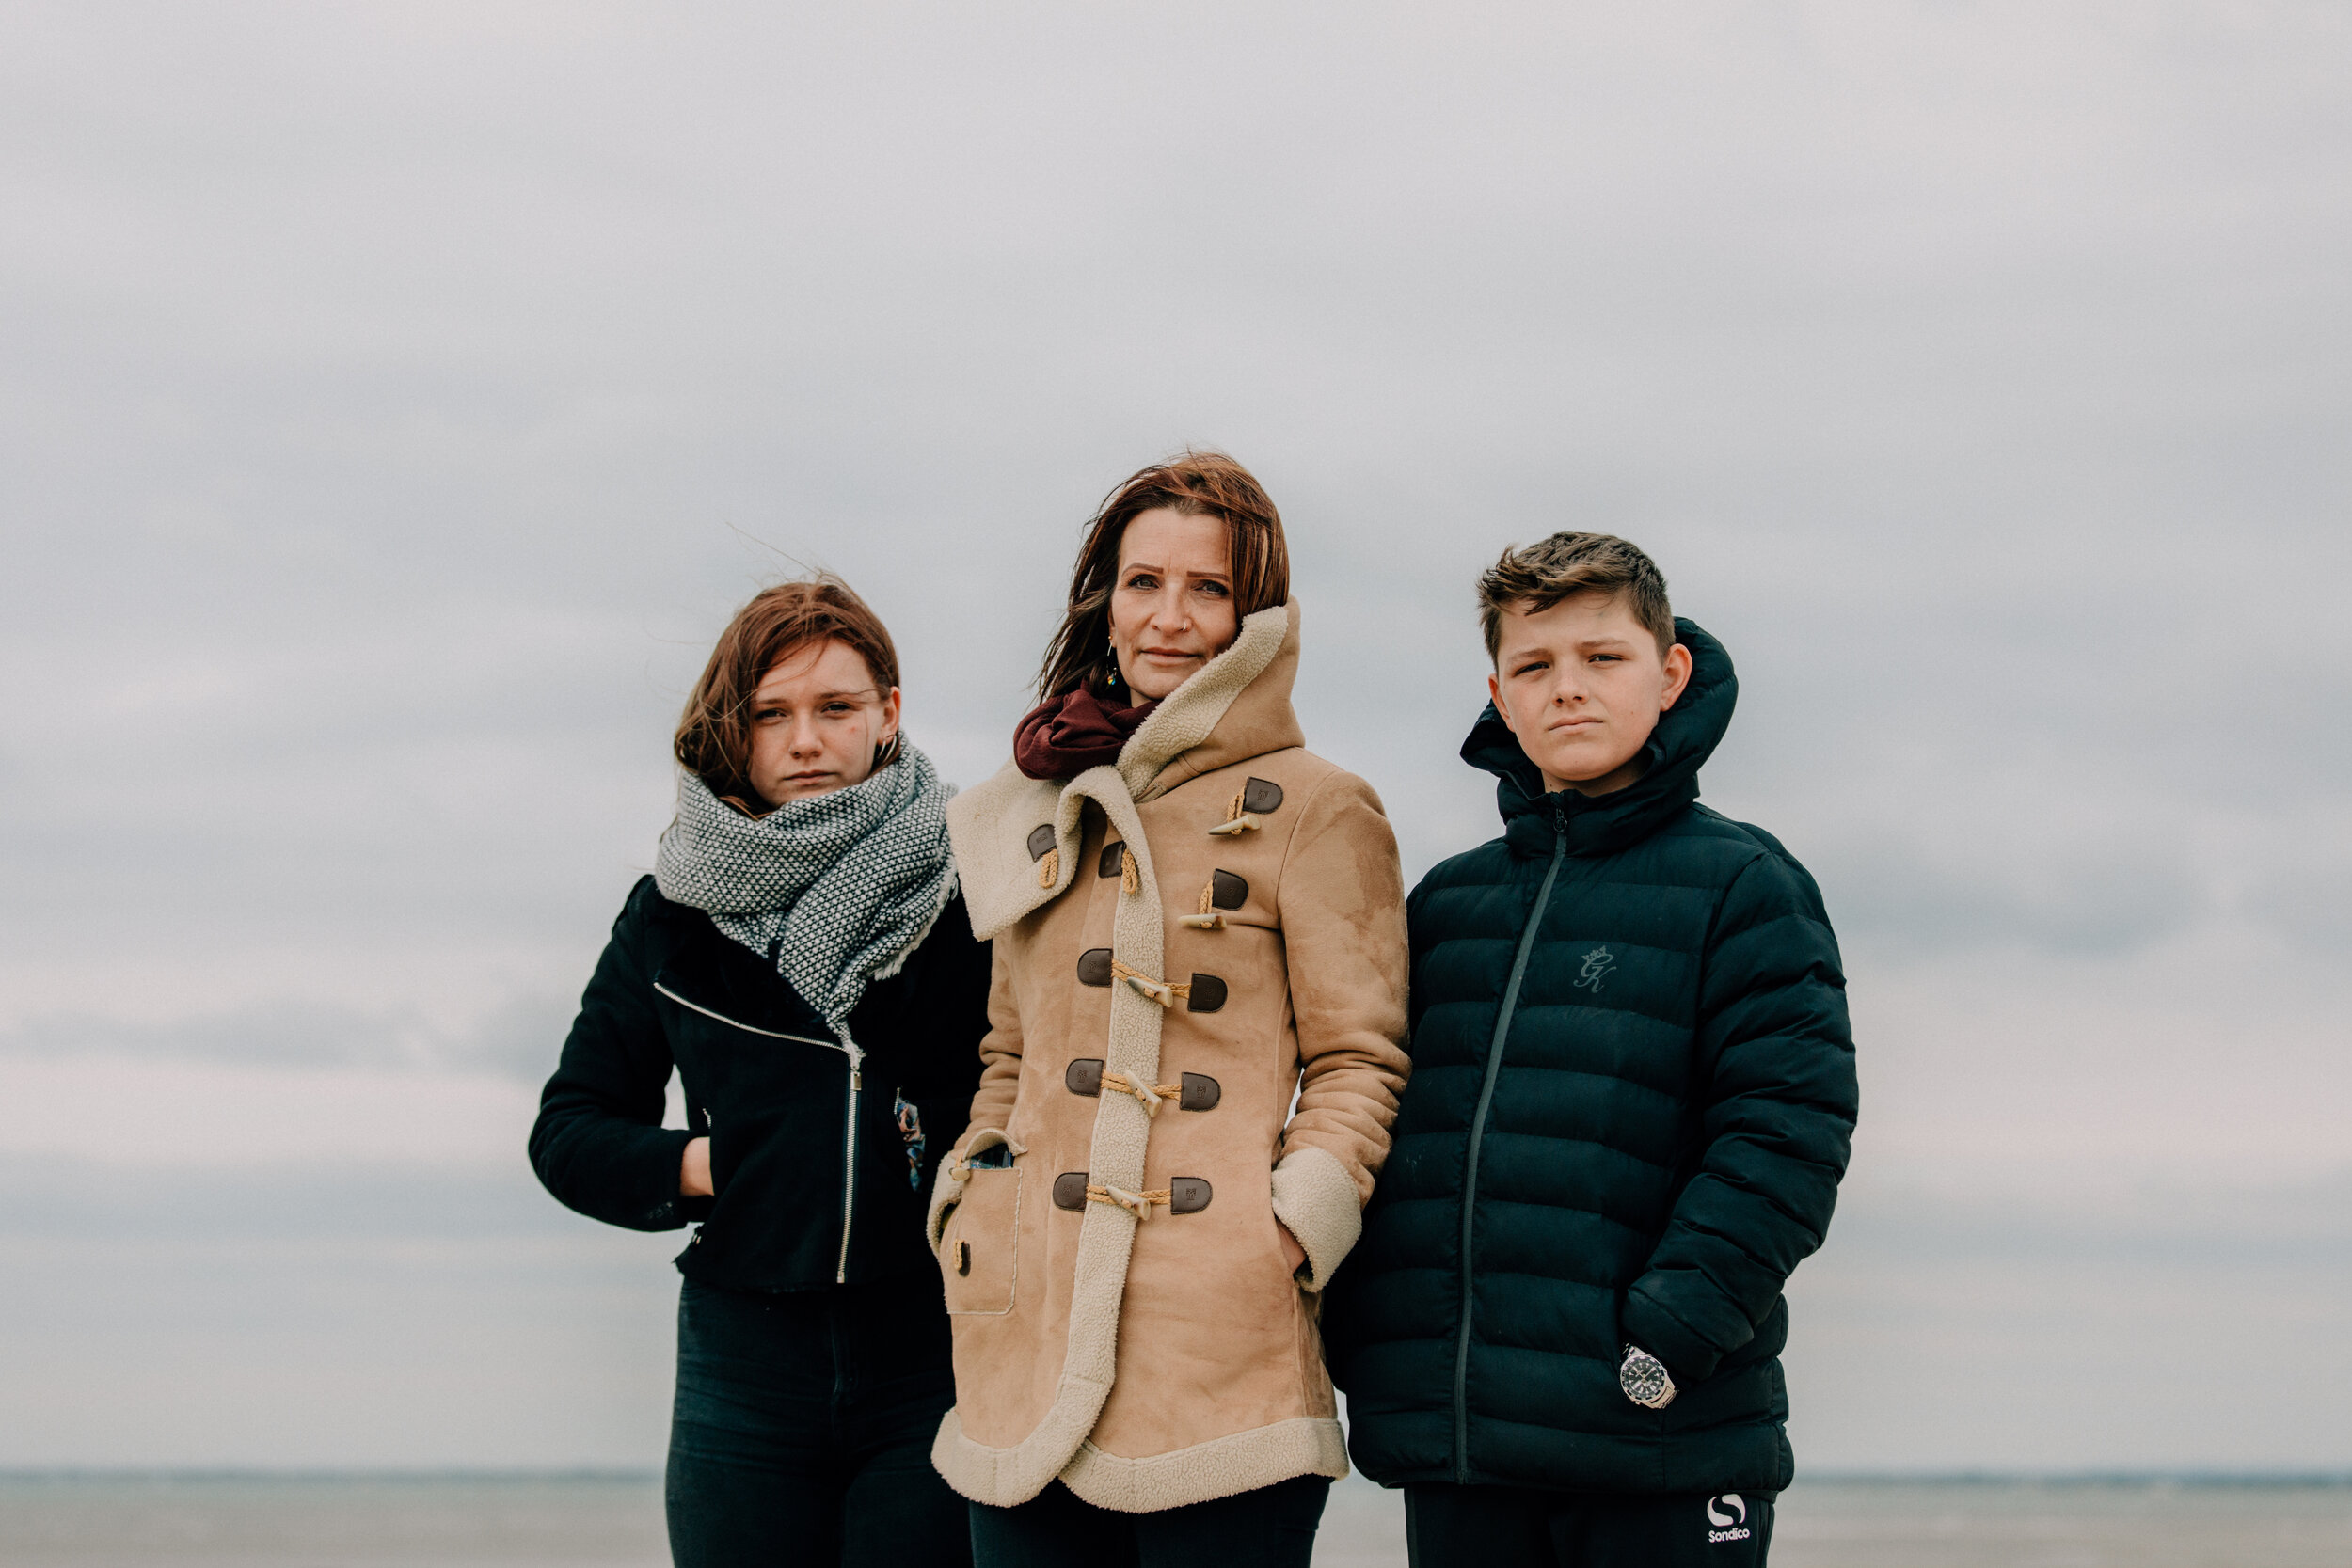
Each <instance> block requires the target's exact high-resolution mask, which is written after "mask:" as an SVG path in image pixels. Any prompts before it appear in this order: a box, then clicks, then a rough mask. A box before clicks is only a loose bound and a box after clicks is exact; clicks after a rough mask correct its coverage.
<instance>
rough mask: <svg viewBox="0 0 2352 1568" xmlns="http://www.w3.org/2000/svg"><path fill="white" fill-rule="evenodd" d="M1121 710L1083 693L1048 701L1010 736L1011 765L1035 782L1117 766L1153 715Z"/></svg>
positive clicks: (1147, 706)
mask: <svg viewBox="0 0 2352 1568" xmlns="http://www.w3.org/2000/svg"><path fill="white" fill-rule="evenodd" d="M1157 706H1159V704H1158V703H1157V702H1156V701H1154V702H1149V703H1146V704H1144V705H1142V706H1141V707H1118V706H1115V705H1111V704H1109V703H1105V702H1104V701H1103V699H1102V698H1100V697H1097V696H1096V695H1095V694H1094V693H1093V692H1091V691H1089V690H1088V689H1086V688H1085V687H1083V686H1082V687H1079V688H1078V689H1076V690H1074V691H1069V692H1065V693H1063V694H1062V695H1061V696H1058V697H1049V698H1047V699H1046V700H1045V701H1044V702H1041V703H1040V704H1038V705H1037V706H1035V707H1033V708H1031V709H1030V710H1029V712H1028V715H1027V717H1025V718H1024V719H1023V720H1022V721H1021V723H1020V726H1019V727H1018V728H1017V729H1015V730H1014V731H1013V732H1012V760H1013V762H1014V763H1015V764H1017V765H1018V766H1019V767H1020V768H1021V771H1022V772H1024V773H1025V774H1027V775H1028V776H1029V777H1030V778H1032V779H1073V778H1076V777H1077V776H1078V775H1079V774H1081V773H1083V772H1085V771H1086V770H1087V769H1088V768H1100V767H1102V766H1103V765H1104V763H1106V762H1117V761H1118V760H1119V753H1120V750H1121V749H1122V748H1124V747H1125V746H1126V744H1127V737H1128V736H1131V735H1133V734H1135V733H1136V727H1137V726H1138V725H1140V724H1141V723H1142V722H1143V721H1144V720H1145V719H1147V718H1149V717H1150V716H1151V713H1152V709H1153V708H1155V707H1157Z"/></svg>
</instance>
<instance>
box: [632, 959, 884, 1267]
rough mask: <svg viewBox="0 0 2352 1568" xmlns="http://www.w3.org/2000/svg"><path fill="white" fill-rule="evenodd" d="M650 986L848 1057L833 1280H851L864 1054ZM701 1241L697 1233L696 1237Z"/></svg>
mask: <svg viewBox="0 0 2352 1568" xmlns="http://www.w3.org/2000/svg"><path fill="white" fill-rule="evenodd" d="M653 989H654V990H658V991H660V993H661V994H662V995H664V996H666V997H668V998H669V999H670V1000H671V1001H673V1002H675V1003H676V1004H677V1005H678V1006H681V1007H684V1008H687V1009H688V1010H689V1011H691V1012H697V1013H700V1014H702V1015H703V1017H705V1018H711V1019H717V1020H718V1021H719V1022H721V1023H723V1024H725V1025H726V1026H727V1027H728V1028H730V1029H740V1030H742V1031H743V1033H745V1034H747V1035H758V1036H760V1037H763V1038H766V1039H771V1040H792V1041H795V1042H796V1043H798V1044H801V1045H821V1046H823V1047H824V1048H825V1049H826V1050H828V1051H838V1052H840V1053H842V1054H843V1055H844V1056H847V1057H849V1058H850V1103H849V1111H848V1119H847V1120H846V1121H844V1122H843V1124H842V1132H841V1255H840V1257H838V1258H837V1259H834V1270H833V1281H834V1284H836V1285H847V1284H848V1283H849V1282H850V1223H851V1222H852V1221H853V1220H854V1219H855V1218H856V1217H857V1105H858V1095H859V1094H860V1093H862V1092H863V1091H864V1090H865V1087H866V1053H865V1052H863V1051H861V1050H859V1049H858V1048H857V1047H856V1046H855V1045H853V1044H851V1043H850V1042H848V1041H846V1040H820V1039H818V1038H816V1037H813V1036H809V1035H786V1034H780V1033H778V1032H777V1031H775V1030H773V1029H757V1028H754V1027H753V1026H752V1025H751V1024H748V1023H745V1022H742V1021H741V1020H739V1019H732V1018H729V1017H727V1015H726V1014H724V1013H722V1012H714V1011H712V1010H711V1009H710V1008H708V1007H706V1006H703V1005H702V1004H701V1003H699V1002H689V1001H688V1000H687V999H686V998H685V997H683V996H680V995H679V994H678V993H677V992H675V991H674V990H671V989H670V988H669V987H667V986H665V985H663V984H662V983H661V982H660V981H659V980H656V981H655V982H654V985H653ZM695 1239H696V1240H697V1241H699V1240H701V1238H700V1237H699V1236H697V1237H696V1238H695Z"/></svg>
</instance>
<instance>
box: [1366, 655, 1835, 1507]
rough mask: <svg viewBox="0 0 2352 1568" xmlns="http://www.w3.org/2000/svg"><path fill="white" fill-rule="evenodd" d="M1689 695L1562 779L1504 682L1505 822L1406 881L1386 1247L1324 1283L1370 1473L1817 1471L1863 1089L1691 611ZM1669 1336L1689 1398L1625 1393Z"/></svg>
mask: <svg viewBox="0 0 2352 1568" xmlns="http://www.w3.org/2000/svg"><path fill="white" fill-rule="evenodd" d="M1676 631H1677V638H1678V640H1679V641H1681V643H1682V644H1683V645H1684V646H1685V647H1687V648H1688V649H1690V650H1691V655H1692V678H1691V683H1690V685H1689V687H1688V688H1687V689H1686V690H1685V692H1684V695H1683V697H1682V699H1681V701H1679V702H1678V703H1677V704H1676V705H1675V706H1674V708H1673V709H1671V710H1670V711H1669V712H1667V713H1666V714H1665V715H1664V716H1663V718H1661V721H1659V725H1658V728H1657V730H1656V731H1655V732H1654V733H1653V735H1652V736H1651V739H1650V742H1649V748H1648V759H1649V766H1648V768H1647V770H1646V771H1645V773H1644V775H1643V776H1642V778H1641V779H1640V780H1639V781H1638V782H1637V783H1635V784H1632V785H1631V786H1629V787H1628V788H1626V789H1622V790H1619V791H1616V792H1615V793H1613V794H1609V795H1601V796H1594V797H1586V796H1582V795H1579V794H1576V793H1575V792H1573V791H1562V792H1560V793H1558V794H1550V795H1548V794H1546V793H1545V792H1544V787H1543V780H1542V775H1541V774H1540V773H1539V772H1538V771H1537V770H1536V768H1535V767H1534V764H1532V763H1531V762H1529V761H1528V759H1527V756H1526V754H1525V753H1524V752H1521V751H1520V749H1519V746H1518V740H1517V739H1516V738H1514V737H1513V736H1512V735H1511V733H1510V731H1509V730H1508V729H1506V728H1504V726H1503V724H1502V720H1501V719H1500V718H1499V717H1498V716H1497V715H1496V714H1495V711H1494V709H1493V708H1491V707H1489V708H1488V709H1487V710H1486V713H1485V714H1484V715H1483V716H1482V717H1481V719H1480V721H1479V723H1478V725H1477V727H1476V728H1474V729H1473V730H1472V731H1471V732H1470V739H1469V740H1468V741H1466V742H1465V743H1464V745H1463V748H1462V756H1463V759H1464V760H1465V761H1467V762H1469V763H1470V764H1471V765H1472V766H1473V767H1477V768H1485V769H1486V770H1487V771H1489V772H1492V773H1495V774H1497V775H1498V776H1499V777H1500V778H1501V781H1502V783H1501V784H1500V786H1499V789H1498V792H1497V793H1498V799H1499V802H1500V804H1501V807H1502V817H1503V822H1504V824H1505V832H1504V833H1503V835H1502V837H1501V838H1499V839H1495V840H1493V841H1491V842H1489V843H1486V844H1484V845H1481V846H1480V847H1477V848H1475V849H1472V850H1470V851H1469V852H1468V853H1466V854H1461V855H1456V856H1455V857H1454V858H1453V859H1452V860H1450V861H1447V862H1445V863H1443V864H1441V865H1439V866H1438V867H1437V868H1436V869H1435V870H1433V871H1431V872H1430V873H1429V875H1428V876H1427V877H1426V878H1424V879H1422V883H1421V886H1420V887H1418V888H1416V889H1415V890H1414V892H1413V895H1412V897H1411V898H1410V899H1409V900H1407V902H1406V911H1407V917H1408V920H1409V923H1410V927H1411V932H1412V966H1413V967H1412V1016H1413V1044H1412V1054H1413V1077H1412V1083H1411V1084H1410V1085H1409V1086H1407V1088H1406V1091H1405V1095H1404V1099H1403V1101H1402V1104H1401V1106H1400V1108H1399V1111H1398V1115H1397V1120H1396V1130H1395V1134H1394V1138H1395V1142H1394V1144H1393V1146H1392V1148H1391V1152H1390V1155H1389V1163H1388V1165H1387V1167H1386V1168H1385V1169H1384V1170H1383V1171H1382V1172H1381V1176H1380V1184H1379V1186H1378V1187H1377V1188H1376V1189H1375V1192H1374V1193H1373V1196H1372V1202H1371V1205H1370V1207H1369V1208H1368V1210H1367V1211H1366V1213H1365V1216H1364V1231H1363V1237H1362V1239H1361V1240H1360V1241H1359V1243H1357V1245H1356V1249H1355V1251H1354V1252H1353V1253H1352V1254H1350V1255H1349V1258H1348V1260H1347V1265H1346V1267H1344V1268H1343V1269H1342V1270H1340V1271H1339V1273H1338V1275H1337V1276H1336V1277H1335V1278H1334V1279H1333V1280H1332V1283H1331V1287H1330V1289H1329V1290H1328V1291H1327V1292H1326V1294H1325V1304H1326V1305H1325V1328H1326V1335H1327V1343H1328V1345H1329V1348H1330V1356H1331V1370H1332V1374H1333V1377H1334V1380H1335V1381H1337V1382H1338V1383H1339V1385H1340V1386H1342V1387H1343V1388H1345V1389H1346V1390H1347V1394H1348V1414H1349V1419H1350V1424H1351V1426H1352V1428H1353V1430H1352V1432H1351V1434H1350V1437H1351V1442H1350V1447H1351V1449H1352V1451H1353V1452H1354V1454H1355V1458H1356V1463H1357V1465H1359V1466H1360V1467H1361V1468H1362V1469H1363V1471H1364V1473H1365V1474H1367V1475H1369V1476H1371V1477H1372V1478H1373V1479H1374V1480H1375V1481H1382V1482H1385V1483H1387V1484H1389V1485H1391V1486H1394V1485H1404V1484H1408V1483H1414V1482H1427V1481H1439V1482H1454V1483H1459V1484H1475V1485H1496V1486H1523V1487H1540V1488H1552V1489H1557V1490H1566V1491H1597V1492H1629V1493H1653V1494H1655V1493H1696V1492H1731V1491H1743V1490H1745V1491H1757V1492H1770V1491H1776V1490H1778V1489H1780V1488H1782V1487H1784V1486H1786V1485H1788V1482H1789V1481H1790V1479H1791V1477H1792V1476H1793V1474H1794V1460H1793V1458H1792V1456H1791V1455H1790V1453H1789V1449H1788V1437H1787V1435H1786V1430H1785V1429H1786V1422H1787V1419H1788V1394H1787V1389H1786V1387H1785V1386H1784V1384H1783V1382H1782V1378H1781V1370H1780V1362H1779V1360H1778V1356H1779V1354H1780V1350H1781V1346H1782V1344H1783V1343H1784V1342H1785V1341H1786V1340H1787V1338H1788V1308H1787V1307H1786V1306H1785V1305H1784V1303H1783V1301H1782V1298H1781V1287H1782V1285H1783V1283H1784V1282H1785V1281H1786V1280H1787V1279H1788V1275H1789V1271H1791V1270H1792V1269H1794V1268H1795V1267H1796V1265H1797V1261H1798V1259H1802V1258H1804V1256H1805V1255H1806V1254H1807V1253H1809V1252H1811V1251H1812V1250H1813V1249H1814V1248H1815V1247H1817V1246H1819V1245H1820V1243H1821V1238H1822V1235H1823V1233H1824V1232H1825V1231H1826V1230H1827V1228H1828V1227H1829V1219H1830V1211H1831V1209H1832V1207H1833V1205H1834V1204H1835V1202H1836V1192H1837V1182H1838V1180H1839V1178H1840V1177H1841V1176H1842V1175H1843V1173H1844V1171H1845V1168H1846V1160H1847V1152H1848V1146H1849V1141H1850V1137H1851V1132H1852V1129H1853V1123H1854V1115H1855V1098H1856V1097H1855V1085H1854V1057H1853V1044H1852V1037H1851V1034H1850V1032H1849V1030H1848V1026H1847V1022H1846V994H1845V976H1844V974H1842V972H1841V971H1840V969H1839V966H1838V958H1837V942H1836V938H1835V937H1834V936H1833V935H1832V934H1831V932H1830V927H1829V919H1828V916H1827V915H1826V914H1825V913H1824V912H1823V911H1822V908H1821V900H1820V894H1819V893H1818V892H1817V891H1816V890H1815V888H1814V885H1813V879H1812V878H1810V877H1808V876H1807V875H1805V871H1804V867H1803V866H1801V865H1799V864H1798V863H1796V861H1795V860H1794V859H1792V858H1791V857H1790V856H1789V855H1788V851H1787V850H1785V849H1783V848H1782V847H1780V844H1779V842H1778V841H1777V840H1775V839H1774V838H1773V837H1772V835H1771V834H1770V833H1767V832H1763V831H1762V830H1760V829H1757V828H1752V827H1748V826H1746V825H1745V824H1743V823H1738V822H1733V821H1730V820H1728V819H1727V818H1725V817H1724V816H1719V815H1718V814H1716V813H1715V812H1712V811H1709V810H1708V809H1707V808H1706V807H1704V806H1702V805H1700V804H1698V803H1697V802H1698V770H1699V765H1700V764H1701V763H1703V762H1705V761H1706V760H1707V758H1708V755H1709V754H1710V753H1711V752H1713V751H1714V749H1715V746H1716V743H1717V742H1718V741H1719V740H1721V739H1722V737H1723V735H1724V730H1725V728H1726V727H1727V726H1728V725H1729V723H1730V721H1731V710H1732V705H1733V702H1734V698H1735V695H1736V692H1737V689H1738V686H1737V682H1736V680H1735V678H1734V676H1733V673H1732V668H1731V659H1730V657H1729V656H1728V655H1727V654H1725V653H1724V650H1723V647H1722V645H1721V644H1719V643H1718V642H1716V641H1715V640H1714V639H1713V638H1711V637H1708V635H1707V634H1706V633H1705V632H1703V631H1701V630H1700V629H1699V628H1698V627H1697V626H1693V625H1692V624H1691V623H1690V622H1688V621H1677V623H1676ZM1627 1343H1632V1344H1636V1345H1639V1346H1641V1347H1642V1348H1643V1349H1645V1350H1647V1351H1648V1352H1650V1353H1651V1354H1654V1355H1656V1356H1657V1357H1659V1359H1661V1360H1662V1361H1663V1362H1665V1364H1666V1367H1667V1370H1669V1371H1670V1372H1671V1373H1672V1374H1673V1376H1674V1379H1675V1381H1676V1383H1677V1386H1679V1389H1680V1392H1679V1396H1678V1397H1677V1399H1676V1401H1675V1402H1674V1403H1672V1404H1671V1405H1669V1406H1668V1407H1667V1408H1665V1409H1664V1410H1649V1409H1645V1408H1643V1407H1642V1406H1639V1405H1636V1404H1634V1403H1633V1402H1631V1401H1629V1400H1628V1399H1627V1398H1626V1397H1625V1395H1624V1394H1623V1393H1622V1392H1621V1391H1620V1390H1619V1388H1618V1386H1617V1368H1618V1362H1619V1359H1620V1354H1621V1348H1622V1347H1623V1346H1624V1345H1625V1344H1627Z"/></svg>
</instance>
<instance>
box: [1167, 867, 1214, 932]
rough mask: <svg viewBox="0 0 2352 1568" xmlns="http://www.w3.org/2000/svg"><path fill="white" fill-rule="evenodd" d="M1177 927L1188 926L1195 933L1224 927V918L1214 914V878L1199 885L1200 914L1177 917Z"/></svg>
mask: <svg viewBox="0 0 2352 1568" xmlns="http://www.w3.org/2000/svg"><path fill="white" fill-rule="evenodd" d="M1176 924H1177V925H1179V926H1189V927H1192V928H1193V929H1194V930H1196V931H1217V930H1222V929H1224V927H1225V917H1224V916H1223V915H1221V914H1219V913H1217V912H1216V877H1214V876H1212V877H1211V878H1210V879H1208V880H1207V881H1205V882H1203V883H1201V884H1200V913H1198V914H1187V915H1179V916H1178V917H1177V920H1176Z"/></svg>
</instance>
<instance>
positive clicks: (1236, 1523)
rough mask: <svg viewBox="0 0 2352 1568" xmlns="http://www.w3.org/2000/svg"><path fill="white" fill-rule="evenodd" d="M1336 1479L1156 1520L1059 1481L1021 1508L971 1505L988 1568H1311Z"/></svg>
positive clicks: (975, 1539)
mask: <svg viewBox="0 0 2352 1568" xmlns="http://www.w3.org/2000/svg"><path fill="white" fill-rule="evenodd" d="M1330 1492H1331V1482H1330V1481H1329V1480H1328V1479H1327V1478H1326V1477H1323V1476H1295V1477H1294V1478H1292V1479H1291V1480H1289V1481H1276V1482H1275V1483H1274V1484H1273V1485H1272V1486H1261V1487H1259V1488H1258V1489H1257V1490H1256V1491H1254V1492H1242V1493H1237V1494H1235V1495H1234V1496H1232V1497H1216V1498H1212V1499H1211V1500H1210V1501H1208V1502H1205V1503H1191V1504H1188V1505H1186V1506H1185V1507H1184V1508H1169V1509H1163V1510H1161V1511H1160V1512H1159V1513H1119V1512H1117V1511H1116V1510H1114V1509H1108V1508H1097V1507H1095V1506H1094V1505H1093V1504H1092V1503H1090V1502H1085V1501H1082V1500H1081V1499H1080V1498H1079V1497H1078V1496H1077V1494H1076V1493H1074V1492H1073V1491H1071V1490H1070V1488H1069V1487H1067V1486H1064V1485H1063V1484H1062V1483H1061V1482H1060V1481H1054V1482H1051V1483H1050V1484H1048V1485H1047V1486H1046V1488H1045V1490H1044V1491H1042V1492H1041V1493H1039V1494H1038V1495H1037V1496H1036V1497H1032V1498H1030V1499H1029V1500H1028V1501H1027V1502H1025V1503H1023V1504H1021V1505H1020V1506H1019V1507H1017V1508H991V1507H989V1506H988V1505H986V1504H985V1503H974V1504H973V1505H972V1560H973V1561H974V1562H976V1563H977V1564H978V1565H979V1568H1307V1563H1308V1560H1309V1559H1310V1558H1311V1557H1313V1556H1314V1551H1315V1526H1316V1525H1317V1524H1319V1523H1321V1522H1322V1519H1323V1503H1324V1499H1325V1498H1326V1497H1328V1496H1330Z"/></svg>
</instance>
